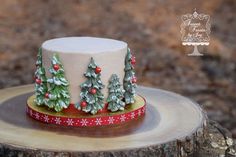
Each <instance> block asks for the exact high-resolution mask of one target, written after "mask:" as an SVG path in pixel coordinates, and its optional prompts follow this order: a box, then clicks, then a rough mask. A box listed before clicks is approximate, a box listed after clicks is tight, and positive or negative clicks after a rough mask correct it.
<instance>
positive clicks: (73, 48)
mask: <svg viewBox="0 0 236 157" xmlns="http://www.w3.org/2000/svg"><path fill="white" fill-rule="evenodd" d="M126 47H127V43H126V42H123V41H119V40H114V39H107V38H96V37H64V38H55V39H51V40H47V41H45V42H44V43H43V44H42V48H43V49H46V50H49V51H55V52H63V53H89V54H94V53H102V52H113V51H116V50H120V49H123V48H126Z"/></svg>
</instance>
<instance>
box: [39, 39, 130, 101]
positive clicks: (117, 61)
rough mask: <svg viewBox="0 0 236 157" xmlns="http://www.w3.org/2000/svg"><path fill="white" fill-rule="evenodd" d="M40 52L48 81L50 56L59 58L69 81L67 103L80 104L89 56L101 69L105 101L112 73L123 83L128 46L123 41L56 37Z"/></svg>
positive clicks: (44, 45) (45, 44)
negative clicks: (68, 100) (55, 54)
mask: <svg viewBox="0 0 236 157" xmlns="http://www.w3.org/2000/svg"><path fill="white" fill-rule="evenodd" d="M42 51H43V52H42V53H43V55H42V57H43V65H44V67H45V69H46V76H47V78H50V77H51V74H50V73H49V71H48V69H49V67H50V66H51V58H52V56H53V54H54V53H57V54H58V55H59V57H60V60H61V63H62V65H63V66H64V70H65V77H66V79H67V80H68V82H69V92H70V96H71V99H70V102H71V103H73V104H74V103H77V102H79V101H80V97H79V95H80V90H81V88H80V85H81V84H82V83H83V82H84V81H86V78H85V77H84V72H85V71H86V70H87V68H88V64H89V62H90V59H91V57H93V58H94V60H95V62H96V63H97V65H98V66H99V67H100V68H101V69H102V71H101V81H102V82H103V84H104V85H105V88H103V89H102V93H103V94H104V96H105V98H106V97H107V94H108V88H107V85H108V80H109V79H110V77H111V75H112V74H117V76H118V77H119V78H120V82H121V83H123V78H124V68H125V65H124V62H125V56H126V53H127V44H126V43H125V42H123V41H118V40H113V39H104V38H93V37H67V38H57V39H52V40H48V41H46V42H44V43H43V45H42Z"/></svg>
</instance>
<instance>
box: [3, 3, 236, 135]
mask: <svg viewBox="0 0 236 157" xmlns="http://www.w3.org/2000/svg"><path fill="white" fill-rule="evenodd" d="M0 2H1V5H0V88H6V87H11V86H17V85H23V84H29V83H33V81H32V78H33V72H34V70H35V67H34V64H35V60H36V54H37V50H38V48H39V46H40V45H41V43H42V42H43V41H45V40H47V39H51V38H56V37H64V36H98V37H107V38H114V39H120V40H124V41H127V42H128V43H129V46H130V48H131V50H133V53H134V54H135V55H136V58H137V62H138V63H137V65H136V69H137V76H138V81H139V84H140V85H145V86H150V87H156V88H161V89H166V90H171V91H174V92H177V93H180V94H182V95H185V96H188V97H190V98H192V99H193V100H195V101H197V102H198V103H200V104H201V105H203V106H204V108H205V109H206V110H207V111H208V115H209V117H210V118H211V119H214V120H216V121H218V122H220V124H222V125H223V126H224V127H226V128H228V129H229V130H230V131H231V132H232V133H233V135H234V138H236V29H235V28H236V1H235V0H208V1H205V0H198V1H194V0H188V1H174V0H133V1H128V0H119V1H115V0H94V1H92V0H34V1H30V0H0ZM194 8H197V11H198V12H199V13H205V14H209V15H210V16H211V24H212V27H211V35H210V36H211V41H210V45H209V46H208V47H206V46H205V47H202V48H201V47H200V52H202V53H204V54H205V56H203V57H188V56H187V53H190V52H192V47H184V46H182V45H181V40H180V24H181V19H180V18H181V15H183V14H186V13H192V12H193V11H194Z"/></svg>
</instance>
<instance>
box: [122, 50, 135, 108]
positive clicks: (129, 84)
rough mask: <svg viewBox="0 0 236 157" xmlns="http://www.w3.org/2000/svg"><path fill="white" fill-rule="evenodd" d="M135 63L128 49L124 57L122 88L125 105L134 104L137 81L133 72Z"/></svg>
mask: <svg viewBox="0 0 236 157" xmlns="http://www.w3.org/2000/svg"><path fill="white" fill-rule="evenodd" d="M135 63H136V60H135V57H134V56H132V54H131V52H130V49H129V48H128V50H127V54H126V57H125V69H124V71H125V76H124V80H123V86H124V90H125V93H124V98H125V103H126V104H131V103H134V97H135V89H136V87H137V85H136V82H137V79H136V77H135V72H134V66H133V65H134V64H135Z"/></svg>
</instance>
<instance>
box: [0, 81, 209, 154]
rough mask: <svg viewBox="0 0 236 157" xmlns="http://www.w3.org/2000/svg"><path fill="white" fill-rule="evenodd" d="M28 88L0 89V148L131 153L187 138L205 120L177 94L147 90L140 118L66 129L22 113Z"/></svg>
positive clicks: (141, 90) (142, 89)
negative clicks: (145, 105)
mask: <svg viewBox="0 0 236 157" xmlns="http://www.w3.org/2000/svg"><path fill="white" fill-rule="evenodd" d="M32 91H33V86H32V85H27V86H20V87H14V88H8V89H3V90H0V107H1V110H0V144H1V145H4V146H6V147H11V148H16V149H22V150H43V151H55V152H85V153H86V152H94V151H96V152H99V151H101V152H104V151H122V150H135V149H139V148H147V147H152V146H158V145H161V144H165V143H168V142H173V141H176V139H180V140H181V139H185V138H186V137H191V136H192V134H194V133H195V132H196V131H197V129H198V128H201V127H202V125H203V123H204V121H205V118H204V114H203V112H202V110H201V108H200V107H199V105H198V104H196V103H195V102H193V101H191V100H190V99H187V98H185V97H183V96H180V95H178V94H175V93H172V92H168V91H164V90H160V89H152V88H147V87H138V90H137V93H138V94H140V95H142V96H143V97H145V99H146V101H147V110H146V115H145V116H144V117H143V118H139V119H137V120H134V121H132V122H127V123H125V124H122V125H117V126H107V127H92V128H81V127H78V128H71V127H62V126H56V125H52V124H46V123H42V122H38V121H36V120H33V119H32V118H30V117H29V116H27V115H26V112H25V108H26V100H27V98H28V97H29V96H30V95H32Z"/></svg>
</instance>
